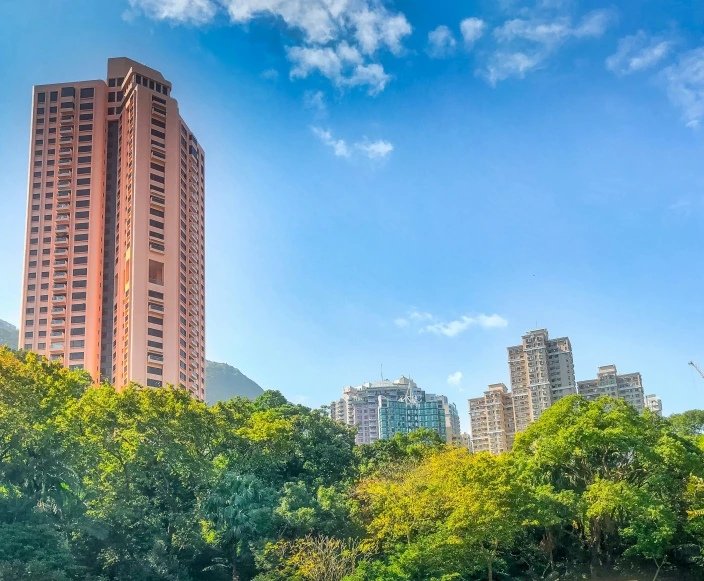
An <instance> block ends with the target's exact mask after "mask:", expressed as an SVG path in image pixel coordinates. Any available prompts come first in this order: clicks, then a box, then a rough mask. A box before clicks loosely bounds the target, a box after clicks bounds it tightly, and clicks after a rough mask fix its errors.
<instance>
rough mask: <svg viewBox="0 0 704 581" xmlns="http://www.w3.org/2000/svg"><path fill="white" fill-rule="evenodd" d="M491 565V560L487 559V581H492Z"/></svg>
mask: <svg viewBox="0 0 704 581" xmlns="http://www.w3.org/2000/svg"><path fill="white" fill-rule="evenodd" d="M491 565H492V562H491V559H489V561H488V562H487V567H488V569H489V581H494V571H493V569H492V568H491Z"/></svg>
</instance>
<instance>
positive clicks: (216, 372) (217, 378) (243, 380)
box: [205, 361, 264, 404]
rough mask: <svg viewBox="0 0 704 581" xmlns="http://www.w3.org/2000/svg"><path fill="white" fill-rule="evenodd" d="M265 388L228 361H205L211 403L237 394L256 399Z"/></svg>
mask: <svg viewBox="0 0 704 581" xmlns="http://www.w3.org/2000/svg"><path fill="white" fill-rule="evenodd" d="M263 393H264V390H263V389H262V388H261V387H259V386H258V385H257V384H256V383H255V382H254V381H252V380H251V379H249V377H247V376H246V375H245V374H244V373H242V372H241V371H240V370H239V369H237V368H235V367H232V365H228V364H227V363H217V362H215V361H206V362H205V395H206V398H207V400H208V403H209V404H214V403H215V402H218V401H225V400H228V399H231V398H233V397H235V396H237V395H239V396H242V397H247V398H249V399H256V398H257V397H259V396H260V395H261V394H263Z"/></svg>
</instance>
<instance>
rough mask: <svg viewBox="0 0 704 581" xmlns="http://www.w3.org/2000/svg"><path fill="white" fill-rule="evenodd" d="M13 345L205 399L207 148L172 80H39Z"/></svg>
mask: <svg viewBox="0 0 704 581" xmlns="http://www.w3.org/2000/svg"><path fill="white" fill-rule="evenodd" d="M29 165H30V172H29V190H28V207H27V240H26V246H25V273H24V281H23V289H22V318H21V320H22V324H21V330H20V346H21V347H24V348H25V349H28V350H32V351H34V352H36V353H38V354H41V355H43V356H45V357H47V358H48V359H51V360H60V361H63V362H64V364H65V365H69V366H71V367H77V368H84V369H86V370H88V371H89V372H90V374H91V375H92V376H93V378H94V379H95V380H96V381H98V380H99V379H100V378H101V377H102V378H106V379H108V380H110V381H111V382H112V383H113V384H114V385H115V386H116V387H117V388H118V389H119V388H122V387H124V386H126V385H127V384H128V383H129V382H131V381H135V382H138V383H141V384H143V385H148V386H152V387H161V386H162V385H165V384H167V383H170V384H174V385H180V386H181V387H183V388H184V389H187V390H188V391H190V392H191V393H193V394H194V395H195V396H196V397H198V398H200V399H205V284H204V276H205V223H204V213H205V205H204V198H205V155H204V152H203V149H202V147H201V146H200V145H199V144H198V141H197V139H196V137H195V136H194V135H193V133H192V132H191V131H190V130H189V128H188V126H187V125H186V124H185V122H184V121H183V119H182V118H181V116H180V113H179V108H178V103H177V102H176V100H175V99H173V98H172V96H171V83H169V82H168V81H167V80H166V79H164V77H163V76H162V75H161V73H159V72H157V71H155V70H153V69H150V68H148V67H145V66H143V65H141V64H139V63H137V62H135V61H132V60H129V59H126V58H114V59H109V60H108V71H107V81H102V80H96V81H77V82H70V83H59V84H51V85H39V86H35V87H34V92H33V100H32V126H31V148H30V164H29Z"/></svg>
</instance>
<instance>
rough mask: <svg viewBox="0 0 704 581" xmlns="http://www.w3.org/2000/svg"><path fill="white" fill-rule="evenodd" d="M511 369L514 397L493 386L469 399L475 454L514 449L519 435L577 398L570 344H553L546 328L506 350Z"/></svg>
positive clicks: (563, 339) (565, 340)
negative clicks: (557, 404) (561, 402)
mask: <svg viewBox="0 0 704 581" xmlns="http://www.w3.org/2000/svg"><path fill="white" fill-rule="evenodd" d="M508 368H509V373H510V377H511V391H510V392H509V390H508V389H507V387H506V386H505V385H504V384H503V383H495V384H493V385H490V386H489V390H488V391H485V392H484V395H483V396H482V397H477V398H472V399H470V400H469V420H470V440H471V447H472V450H473V451H474V452H483V451H487V452H492V453H493V454H500V453H502V452H504V451H506V450H510V449H511V447H512V446H513V442H514V440H515V438H516V434H517V433H518V432H523V431H525V429H526V428H527V427H528V426H529V425H530V424H532V423H533V422H535V421H536V420H537V419H538V418H539V417H540V416H541V414H542V413H543V412H544V411H545V410H546V409H548V408H549V407H550V406H551V405H553V404H554V403H555V402H557V401H559V400H560V399H562V398H563V397H566V396H568V395H573V394H575V393H577V390H576V383H575V378H574V362H573V360H572V345H571V343H570V340H569V339H568V338H567V337H561V338H559V339H550V337H549V335H548V332H547V330H546V329H537V330H535V331H530V332H528V333H526V334H525V335H523V341H522V343H521V344H520V345H515V346H513V347H509V348H508Z"/></svg>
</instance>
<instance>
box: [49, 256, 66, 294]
mask: <svg viewBox="0 0 704 581" xmlns="http://www.w3.org/2000/svg"><path fill="white" fill-rule="evenodd" d="M64 262H66V261H65V260H64ZM66 286H67V285H66V283H65V282H55V283H54V284H53V285H52V286H51V290H65V289H66Z"/></svg>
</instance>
